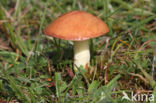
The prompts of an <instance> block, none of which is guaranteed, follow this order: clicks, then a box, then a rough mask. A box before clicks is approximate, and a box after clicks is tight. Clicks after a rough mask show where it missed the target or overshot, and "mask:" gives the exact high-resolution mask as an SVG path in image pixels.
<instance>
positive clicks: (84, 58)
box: [74, 40, 90, 71]
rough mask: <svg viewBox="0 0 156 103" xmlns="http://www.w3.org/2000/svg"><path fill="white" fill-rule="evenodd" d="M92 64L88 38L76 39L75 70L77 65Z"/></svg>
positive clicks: (84, 66)
mask: <svg viewBox="0 0 156 103" xmlns="http://www.w3.org/2000/svg"><path fill="white" fill-rule="evenodd" d="M81 65H82V66H83V68H86V66H89V65H90V50H89V42H88V40H84V41H74V70H76V71H77V67H80V66H81Z"/></svg>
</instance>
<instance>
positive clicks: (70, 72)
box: [66, 67, 74, 78]
mask: <svg viewBox="0 0 156 103" xmlns="http://www.w3.org/2000/svg"><path fill="white" fill-rule="evenodd" d="M66 70H67V73H68V75H69V76H70V77H71V78H73V77H74V73H73V71H72V70H71V69H70V68H69V67H66Z"/></svg>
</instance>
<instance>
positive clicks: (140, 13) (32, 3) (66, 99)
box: [0, 0, 156, 103]
mask: <svg viewBox="0 0 156 103" xmlns="http://www.w3.org/2000/svg"><path fill="white" fill-rule="evenodd" d="M155 7H156V2H155V0H153V1H152V0H146V1H144V0H40V1H38V0H1V1H0V103H13V102H19V103H77V102H80V103H128V102H129V103H131V102H132V101H129V100H126V99H124V100H122V97H123V92H126V93H127V94H128V96H129V97H131V92H132V91H133V92H134V93H138V94H153V95H154V96H155V99H156V80H155V78H156V72H155V67H156V49H155V48H156V28H155V27H156V8H155ZM71 10H84V11H87V12H90V13H92V14H94V15H96V16H98V17H99V18H101V19H102V20H104V21H105V22H106V23H107V24H108V26H109V28H110V31H109V33H108V34H107V35H105V36H102V37H99V38H95V39H92V40H90V49H91V66H92V67H91V68H90V69H89V70H88V71H87V73H85V71H84V70H83V68H82V67H80V68H79V72H78V73H75V72H74V70H73V65H72V64H73V43H72V41H65V40H59V39H56V38H52V37H48V36H46V35H44V33H43V30H44V28H45V27H46V26H47V25H48V24H49V23H50V22H52V21H53V20H54V19H55V18H57V17H58V16H59V15H61V14H63V13H65V12H67V11H71ZM135 102H137V103H139V102H140V103H142V102H143V101H135ZM144 103H155V102H154V101H150V100H148V101H144Z"/></svg>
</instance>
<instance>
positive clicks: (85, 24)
mask: <svg viewBox="0 0 156 103" xmlns="http://www.w3.org/2000/svg"><path fill="white" fill-rule="evenodd" d="M44 31H45V34H47V35H50V36H53V37H56V38H59V39H64V40H71V41H74V69H75V70H77V67H80V66H81V65H82V66H83V67H84V68H86V66H87V65H88V66H89V65H90V50H89V43H88V40H89V39H91V38H95V37H98V36H101V35H103V34H106V33H107V32H108V31H109V29H108V27H107V25H106V24H105V22H103V21H102V20H101V19H99V18H98V17H96V16H93V15H92V14H90V13H87V12H84V11H78V10H77V11H71V12H68V13H66V14H64V15H62V16H60V17H58V18H57V19H56V20H54V21H53V22H52V23H51V24H50V25H49V26H47V27H46V28H45V30H44Z"/></svg>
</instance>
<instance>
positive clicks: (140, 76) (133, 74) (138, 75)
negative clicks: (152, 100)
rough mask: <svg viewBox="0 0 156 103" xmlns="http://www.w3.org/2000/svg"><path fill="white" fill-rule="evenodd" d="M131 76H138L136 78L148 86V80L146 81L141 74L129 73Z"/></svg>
mask: <svg viewBox="0 0 156 103" xmlns="http://www.w3.org/2000/svg"><path fill="white" fill-rule="evenodd" d="M129 74H130V75H132V76H136V77H139V78H140V79H141V80H143V81H144V82H145V83H146V84H148V82H147V81H148V80H146V79H145V78H144V77H143V76H142V75H140V74H135V73H129Z"/></svg>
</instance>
